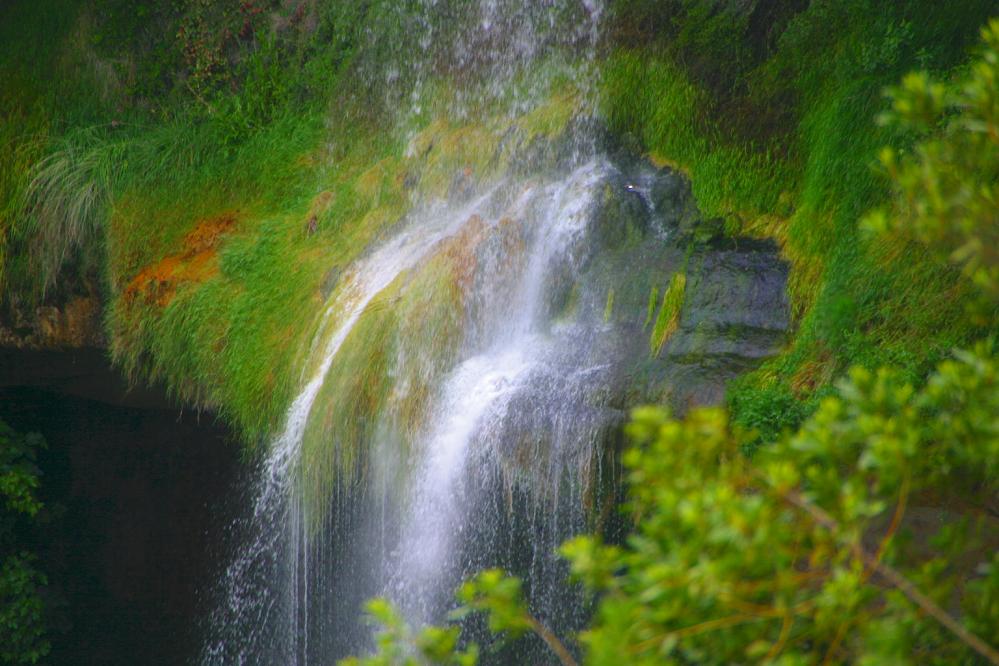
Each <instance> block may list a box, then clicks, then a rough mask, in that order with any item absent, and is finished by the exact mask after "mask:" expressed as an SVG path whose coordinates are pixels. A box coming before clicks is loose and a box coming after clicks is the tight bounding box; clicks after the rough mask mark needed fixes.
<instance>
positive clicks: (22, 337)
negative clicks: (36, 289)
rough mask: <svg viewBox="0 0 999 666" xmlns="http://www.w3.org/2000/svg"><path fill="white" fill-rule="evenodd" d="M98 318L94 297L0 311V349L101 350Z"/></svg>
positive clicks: (101, 336) (98, 307)
mask: <svg viewBox="0 0 999 666" xmlns="http://www.w3.org/2000/svg"><path fill="white" fill-rule="evenodd" d="M101 317H102V308H101V302H100V299H99V298H98V297H97V296H96V295H84V296H73V297H70V298H69V299H68V300H64V301H62V302H57V303H48V304H45V305H39V306H37V307H34V308H19V307H17V306H11V307H7V308H5V309H3V310H0V347H14V348H17V349H65V348H80V347H104V346H105V344H106V341H105V339H104V331H103V328H102V326H101Z"/></svg>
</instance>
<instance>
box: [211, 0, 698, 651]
mask: <svg viewBox="0 0 999 666" xmlns="http://www.w3.org/2000/svg"><path fill="white" fill-rule="evenodd" d="M416 7H417V9H416V10H415V12H414V11H413V10H412V8H411V6H409V5H405V6H403V5H400V6H399V7H398V8H397V9H396V10H394V11H397V12H398V13H399V16H397V17H395V19H394V20H398V21H400V22H401V23H402V24H404V25H406V26H412V30H411V32H413V33H414V34H413V35H410V36H409V37H410V38H411V42H410V47H409V48H413V49H416V50H418V51H419V52H420V53H419V54H414V53H409V52H406V53H399V54H397V58H396V59H395V60H392V59H391V58H390V59H389V64H388V65H387V66H385V67H384V68H383V69H382V70H381V71H379V72H368V73H367V75H368V76H371V77H377V76H382V77H384V83H385V84H386V85H385V87H386V89H387V90H388V91H390V94H392V95H394V96H395V98H396V99H398V98H400V97H403V98H405V99H408V100H409V101H410V102H411V106H412V108H411V109H409V110H407V111H405V112H404V113H402V117H401V118H400V123H399V128H398V129H397V131H400V132H408V131H410V129H411V128H412V127H413V126H414V124H417V125H418V123H419V122H420V121H419V118H422V117H423V116H424V115H425V114H426V112H427V111H426V109H425V108H424V104H425V103H426V101H427V99H428V95H429V93H428V92H427V91H428V90H429V89H430V88H432V86H431V83H432V81H433V80H434V77H439V76H441V73H440V71H441V70H442V69H443V70H445V72H447V71H455V72H460V73H461V74H462V76H466V75H469V73H471V74H474V77H473V78H475V79H476V80H477V81H478V82H479V84H477V85H471V84H469V85H468V86H467V87H466V86H464V85H456V86H455V94H454V95H452V96H451V97H450V98H449V100H450V101H449V102H448V106H447V109H446V116H447V117H448V118H449V119H450V121H452V122H471V121H470V118H471V117H472V116H473V115H474V114H475V113H479V112H481V110H482V109H483V108H490V109H493V115H494V116H495V117H497V118H499V119H500V120H498V121H495V118H494V121H495V122H493V123H492V125H491V127H495V128H496V129H495V130H492V131H495V132H497V133H499V134H501V136H500V137H499V140H498V145H499V146H500V149H505V148H503V146H505V145H506V144H507V143H509V141H510V139H509V137H510V136H511V128H512V127H513V125H514V124H516V123H517V122H518V120H517V119H519V118H523V117H525V115H529V114H531V113H532V112H534V110H535V109H537V108H539V106H540V105H541V104H542V103H543V101H544V96H545V95H548V94H550V87H551V86H550V80H556V79H558V77H563V78H565V77H568V78H569V79H572V80H573V85H574V87H575V89H576V90H578V91H580V93H579V95H580V97H582V98H583V103H582V104H581V105H580V107H579V109H578V110H577V111H576V113H575V115H576V119H575V120H573V121H570V122H568V123H566V128H565V129H564V130H563V131H562V132H561V136H559V137H555V138H552V137H549V138H547V139H544V140H541V141H539V140H537V139H531V140H529V141H525V142H524V145H521V146H520V147H519V148H517V149H515V150H513V157H512V158H510V159H509V160H508V166H506V167H505V168H503V169H500V170H499V171H498V173H496V174H495V175H493V176H492V177H490V178H486V179H483V180H482V181H481V182H475V183H472V184H470V185H467V186H466V185H463V186H461V187H457V188H455V187H452V188H451V190H450V191H449V194H448V195H447V196H444V197H440V196H421V195H420V193H419V189H417V191H416V192H414V194H413V201H412V208H411V210H410V212H409V213H408V214H407V215H406V216H405V217H404V219H402V220H401V221H399V223H398V224H396V225H395V226H394V227H393V229H394V230H393V231H392V232H391V233H390V234H388V236H387V237H386V238H384V239H382V240H381V241H380V242H377V243H376V244H375V245H374V246H373V247H372V248H370V249H369V250H368V251H367V252H366V253H364V254H363V256H361V257H359V258H357V259H356V260H355V261H354V262H353V264H352V265H351V266H350V267H349V268H348V269H346V270H344V271H343V272H342V273H341V275H340V276H339V279H338V281H337V283H336V286H335V288H334V289H333V291H332V293H331V294H330V296H329V298H328V300H327V303H326V304H325V306H324V308H323V310H322V312H321V313H320V314H319V315H318V318H317V321H318V323H317V324H316V332H315V335H314V337H313V342H312V345H311V348H310V350H309V352H308V359H307V361H306V363H305V365H304V369H303V375H302V386H301V389H300V391H299V393H298V395H297V397H296V398H295V400H294V401H293V403H292V404H291V406H290V407H289V409H288V412H287V415H286V420H285V424H284V428H283V431H282V432H281V433H280V434H279V435H278V436H277V437H276V438H275V439H274V441H273V442H272V443H271V447H270V450H269V455H268V456H267V457H266V459H265V460H263V461H262V462H261V464H260V467H259V472H258V476H257V479H256V482H255V483H254V484H253V487H252V488H251V489H250V490H249V495H251V497H252V500H251V503H252V506H253V510H252V512H250V513H249V515H247V517H246V519H245V520H243V521H241V522H240V523H238V524H237V525H234V527H233V531H234V536H233V539H234V541H235V542H236V543H238V546H237V547H236V554H235V556H234V558H233V560H232V562H231V564H230V565H229V567H228V569H227V570H226V572H225V575H224V576H223V577H222V579H221V581H220V583H219V586H218V589H217V590H216V591H215V595H214V598H215V600H216V603H217V608H216V610H215V612H214V614H213V616H212V618H211V622H210V624H211V627H210V628H209V629H208V630H207V632H206V633H207V635H208V640H207V644H206V648H205V651H204V654H203V661H204V662H205V663H208V664H235V663H238V664H257V663H266V664H270V663H273V664H303V665H304V664H314V663H323V664H328V663H333V662H334V661H335V660H336V659H337V658H339V657H342V656H346V655H347V654H351V653H358V652H363V651H365V650H367V649H369V648H370V645H371V642H370V641H371V633H370V629H369V628H367V627H365V626H364V625H363V624H362V623H361V622H360V620H359V615H360V614H361V607H362V603H363V601H364V600H366V599H367V598H369V597H372V596H379V595H380V596H386V597H388V598H389V599H390V600H391V601H393V602H394V603H395V604H396V605H397V606H398V607H399V608H400V609H401V611H402V612H403V614H404V616H405V617H406V619H407V620H408V621H409V622H410V623H411V624H413V625H416V626H419V625H421V624H423V623H428V622H441V621H442V620H443V619H444V618H445V616H446V614H447V612H448V610H449V609H450V608H452V607H453V603H454V597H453V594H454V590H455V588H456V586H457V585H459V584H460V583H461V582H462V580H463V579H464V578H465V577H467V576H469V575H472V574H474V573H475V572H476V571H478V570H480V569H481V568H485V567H488V566H502V567H504V568H506V569H509V570H511V571H512V572H513V573H515V574H517V575H520V576H522V577H523V578H524V579H525V582H526V584H527V587H528V588H529V590H530V596H531V604H532V610H533V611H534V612H535V613H536V614H537V615H538V616H539V617H541V618H542V619H543V621H545V622H546V623H547V624H549V625H550V626H552V627H553V628H554V629H555V630H557V631H559V632H561V633H563V634H565V633H568V632H572V631H575V630H578V629H580V628H581V627H582V626H583V624H584V623H585V621H586V618H587V613H588V610H587V606H586V600H585V599H584V598H583V597H582V595H581V593H580V592H579V591H578V590H576V589H574V588H573V587H572V586H571V585H569V584H568V582H567V580H566V570H565V565H564V563H562V562H561V561H560V560H559V559H558V557H557V555H556V549H557V547H558V545H559V544H560V543H561V542H562V541H563V540H565V539H566V538H568V537H570V536H572V535H574V534H577V533H579V532H581V531H584V530H586V529H588V527H592V526H593V525H599V524H601V523H603V522H605V520H606V516H607V515H608V512H607V508H608V507H610V506H612V504H613V493H614V490H613V489H612V488H609V487H608V484H607V483H606V479H607V477H608V474H609V466H610V461H611V459H612V457H613V447H612V446H610V443H611V442H612V440H613V437H614V434H615V433H617V432H619V430H620V424H621V422H622V421H623V418H624V408H625V407H626V404H625V403H626V398H625V397H624V396H625V394H626V393H627V394H629V395H630V397H629V398H628V399H634V398H635V397H636V394H635V391H633V390H632V389H630V388H628V387H629V386H633V385H634V378H635V377H636V376H637V377H642V376H644V375H643V374H642V373H646V372H647V370H645V369H643V368H644V367H645V366H643V365H642V364H646V365H647V364H648V347H647V343H646V342H645V338H646V335H647V334H646V333H645V332H644V331H643V326H644V324H643V323H642V320H643V319H645V318H646V315H645V304H644V303H645V300H647V296H646V294H648V293H649V289H650V287H651V285H653V284H655V283H656V281H657V280H658V281H659V282H660V283H661V282H662V281H663V280H664V279H666V278H668V275H669V274H670V273H671V272H672V271H673V270H675V269H676V267H677V266H678V264H679V261H680V257H681V256H683V252H682V251H681V250H680V249H678V248H673V250H671V252H672V254H670V253H668V252H667V253H666V254H664V247H665V246H664V245H663V242H664V241H663V239H664V238H665V237H666V235H668V234H665V232H664V231H663V230H662V229H657V228H656V225H655V224H653V223H651V222H649V221H648V219H646V218H649V217H650V216H653V213H654V211H655V209H656V205H654V204H653V201H652V200H653V198H654V197H653V196H652V194H650V192H651V191H652V190H651V188H654V187H655V185H654V181H655V177H653V176H650V175H649V174H639V176H640V178H638V180H635V182H639V181H641V183H643V185H642V188H639V189H641V190H642V191H641V192H639V191H638V190H637V189H636V188H635V187H633V186H632V185H630V184H628V182H626V181H627V179H628V178H629V177H628V176H626V175H624V174H623V172H622V169H621V167H620V166H618V165H615V164H614V163H613V160H611V159H609V158H608V156H607V155H604V154H602V152H601V151H600V150H598V149H597V145H598V143H599V142H598V141H596V140H595V139H596V137H595V135H594V134H593V132H592V130H591V129H590V128H591V127H592V123H590V122H587V120H588V118H589V117H592V114H593V112H592V108H593V106H594V105H593V103H592V99H591V97H592V92H593V86H592V78H593V76H594V72H593V58H594V53H595V48H596V42H597V38H598V34H599V22H600V17H601V6H600V5H599V4H598V3H597V2H595V0H546V1H544V2H534V1H531V0H507V1H505V2H504V1H502V0H477V1H475V2H466V3H455V2H446V1H445V0H422V2H420V3H417V4H416ZM407 12H408V13H407ZM552 62H555V63H556V65H551V63H552ZM442 63H443V64H442ZM383 64H384V63H383ZM532 68H533V69H535V70H541V71H548V70H552V71H554V72H556V73H555V74H551V73H549V75H546V76H541V77H540V78H538V77H536V76H535V77H532V76H530V75H528V74H530V71H529V70H531V69H532ZM524 81H528V82H532V83H529V84H524ZM407 86H408V87H407ZM397 88H398V89H397ZM407 90H408V92H406V91H407ZM421 114H422V115H421ZM577 120H578V121H580V122H576V121H577ZM412 152H414V153H418V152H419V151H417V150H416V149H415V148H414V149H413V151H412ZM459 176H461V174H459ZM458 181H461V178H458V180H456V182H458ZM646 181H647V182H646ZM674 189H676V188H674ZM646 190H648V191H646ZM639 195H641V196H639ZM614 207H617V208H616V209H615V210H617V209H620V210H617V212H610V209H611V208H614ZM621 211H625V212H626V213H627V214H628V215H631V216H632V217H633V218H634V219H633V220H631V221H630V222H629V221H627V220H624V221H622V220H618V219H617V218H618V217H621V215H622V213H621ZM656 214H659V213H656ZM659 215H660V217H661V214H659ZM615 216H616V217H615ZM609 217H614V219H613V220H611V222H608V218H609ZM660 223H662V221H661V220H660ZM662 224H664V223H662ZM628 225H631V226H628ZM623 229H633V230H634V233H631V232H628V233H629V234H630V236H629V238H630V239H631V240H628V241H627V242H624V243H623V244H622V243H621V241H620V239H618V236H619V235H620V230H623ZM639 264H644V268H643V269H642V270H641V271H640V276H641V277H639V276H638V275H636V276H630V275H629V270H630V269H631V268H637V266H638V265H639ZM428 290H432V292H431V293H429V294H427V293H424V292H425V291H428ZM615 293H618V294H619V296H618V297H617V298H618V302H619V303H620V304H621V305H620V306H619V307H620V311H621V313H622V314H620V315H615V310H614V307H615V306H614V302H615V301H614V299H615ZM636 303H639V304H638V305H636ZM369 357H370V359H372V360H370V367H367V366H364V367H358V366H357V363H358V362H357V361H356V360H354V359H357V358H360V359H362V362H363V361H365V359H369ZM657 367H658V366H657ZM355 374H359V375H363V377H361V379H362V380H363V381H358V382H354V383H351V382H350V381H349V380H351V379H352V378H353V375H355ZM345 387H346V388H345ZM358 387H360V388H358ZM362 389H363V390H362ZM473 630H474V628H473ZM495 659H497V660H498V661H500V662H504V663H506V662H511V661H512V662H514V663H545V661H546V660H549V659H550V655H547V654H546V653H545V652H544V649H543V646H540V644H538V645H532V644H530V643H529V642H528V643H527V644H525V645H523V646H521V647H518V648H514V651H513V652H507V653H501V654H500V655H498V656H495Z"/></svg>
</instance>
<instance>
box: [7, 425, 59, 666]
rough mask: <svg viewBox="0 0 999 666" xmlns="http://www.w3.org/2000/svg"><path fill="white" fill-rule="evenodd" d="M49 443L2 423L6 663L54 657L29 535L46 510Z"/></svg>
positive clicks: (40, 576)
mask: <svg viewBox="0 0 999 666" xmlns="http://www.w3.org/2000/svg"><path fill="white" fill-rule="evenodd" d="M44 445H45V442H44V441H43V440H42V439H41V437H39V436H38V435H21V434H18V433H16V432H14V431H13V430H11V429H10V427H8V426H7V424H6V423H4V422H3V421H0V501H2V506H0V635H2V636H3V637H4V639H3V641H2V644H0V663H3V664H37V663H38V662H40V661H41V660H42V659H44V657H45V656H46V655H47V654H48V653H49V649H50V645H49V642H48V640H47V639H46V623H45V604H44V602H43V594H42V592H41V590H42V587H43V586H44V585H45V584H46V578H45V575H44V574H42V573H41V572H40V571H38V569H36V568H35V557H34V555H33V554H32V553H31V550H30V549H29V548H27V547H26V545H25V541H26V540H25V539H24V532H25V530H26V529H27V528H28V526H29V525H30V523H31V522H32V521H34V520H35V519H36V518H37V516H38V514H39V512H40V511H41V510H42V503H41V502H40V501H39V500H38V495H37V490H38V484H39V470H38V467H37V466H36V465H35V455H36V451H37V450H38V449H39V448H41V447H43V446H44Z"/></svg>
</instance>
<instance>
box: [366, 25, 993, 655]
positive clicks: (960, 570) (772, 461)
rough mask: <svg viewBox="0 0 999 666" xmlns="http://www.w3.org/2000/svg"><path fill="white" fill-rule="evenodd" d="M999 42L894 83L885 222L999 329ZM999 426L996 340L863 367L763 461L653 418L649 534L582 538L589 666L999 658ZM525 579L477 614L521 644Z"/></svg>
mask: <svg viewBox="0 0 999 666" xmlns="http://www.w3.org/2000/svg"><path fill="white" fill-rule="evenodd" d="M982 35H983V39H984V47H983V52H982V54H981V56H980V58H979V59H978V60H976V62H975V63H974V64H973V66H972V67H971V68H970V69H969V70H968V71H967V72H966V73H965V75H964V76H963V77H962V78H961V79H959V80H957V81H954V82H950V83H938V82H934V81H933V80H932V79H931V78H930V77H929V76H927V75H925V74H916V75H911V76H908V77H907V78H906V79H905V80H904V81H903V84H902V86H901V87H900V88H898V89H896V90H894V91H893V92H892V100H893V104H892V110H891V112H889V113H887V114H885V115H884V116H883V118H882V122H884V123H886V124H895V125H901V126H903V127H905V128H908V129H911V130H912V131H914V132H916V133H917V137H918V139H917V142H916V144H915V145H914V147H913V149H912V150H911V151H909V152H907V153H906V154H904V155H902V156H898V155H896V153H895V151H893V150H890V149H889V150H887V151H885V153H884V154H883V156H882V162H883V163H884V165H885V167H886V171H887V173H888V174H889V176H890V177H891V178H892V183H893V190H894V196H893V198H892V200H891V202H890V206H889V207H888V208H886V209H885V210H883V211H881V212H878V213H875V214H872V215H871V216H869V217H868V218H867V225H866V226H867V227H868V228H869V229H870V230H872V232H873V233H876V234H877V235H879V236H882V237H883V236H884V235H885V234H906V235H909V236H911V237H912V238H913V240H914V241H918V242H922V243H925V244H926V246H927V250H928V251H929V253H930V254H932V255H935V256H943V257H947V258H949V259H950V260H951V261H952V262H954V263H955V264H956V265H957V266H958V267H959V268H960V269H961V272H962V274H963V276H964V277H963V279H964V280H967V281H968V282H970V283H973V284H974V285H975V289H974V290H973V293H974V294H975V297H974V298H972V299H970V300H969V301H968V302H967V304H968V305H969V307H971V309H970V310H969V312H968V314H967V315H966V316H968V317H969V318H972V319H975V320H983V319H984V323H985V326H986V327H987V328H991V329H993V330H994V326H995V324H996V316H997V306H999V298H997V296H999V291H997V288H999V273H997V272H996V271H997V268H999V265H997V261H999V258H997V257H996V255H995V253H994V252H992V250H991V249H992V248H993V247H994V245H993V244H992V241H994V234H995V221H996V216H997V213H999V201H997V199H996V193H997V192H996V187H997V185H996V184H997V183H999V178H997V176H999V173H997V162H996V156H997V154H999V105H997V104H996V91H997V86H996V80H997V77H999V20H996V21H993V22H991V23H990V24H989V25H988V26H987V27H986V28H985V29H984V30H983V32H982ZM997 419H999V349H997V348H996V340H995V339H994V337H991V338H986V339H985V340H983V341H981V342H979V343H978V344H976V345H975V346H974V348H973V349H972V350H971V351H958V352H954V353H953V355H952V358H950V359H948V360H946V361H944V362H942V363H940V364H939V365H938V366H937V367H936V369H935V370H934V371H933V372H932V373H931V374H930V375H929V377H928V378H927V379H926V380H925V381H920V382H918V383H915V384H914V383H913V382H910V381H909V380H908V379H907V377H906V375H905V373H902V372H899V371H898V370H893V369H888V368H885V369H881V370H879V371H877V372H871V371H869V370H866V369H864V368H863V367H862V366H857V367H855V368H854V369H852V370H851V372H850V374H849V378H848V379H846V380H843V381H841V382H839V383H838V385H837V392H836V394H835V395H831V396H828V397H826V398H825V399H823V400H822V402H821V404H820V405H819V407H818V409H817V411H816V412H815V413H814V414H813V415H812V416H811V417H809V418H807V419H806V420H805V422H804V423H803V424H802V426H801V427H800V428H798V429H797V431H796V432H795V433H793V434H785V435H782V436H778V437H777V438H776V439H775V440H773V441H770V439H769V438H768V441H767V443H766V445H765V446H763V447H762V448H761V449H759V450H757V451H756V452H755V453H754V454H747V447H746V446H745V445H746V444H747V442H748V441H749V440H750V438H752V439H753V440H757V439H758V438H759V433H755V434H751V433H747V432H746V431H745V430H744V429H743V428H740V427H738V426H736V425H733V424H732V423H730V422H729V420H728V418H727V416H726V414H725V412H724V411H723V410H721V409H718V408H701V409H696V410H693V411H692V412H691V413H690V414H688V415H687V417H686V418H685V419H684V420H682V421H676V420H672V419H670V418H668V416H667V415H666V414H665V413H664V412H663V410H661V409H660V408H655V407H649V408H642V409H639V410H636V412H635V413H634V417H633V420H632V422H631V424H630V425H629V426H628V430H629V434H630V435H631V437H632V440H633V446H632V448H631V449H630V450H629V451H628V453H627V455H626V459H625V464H626V466H627V467H628V469H629V470H630V473H629V488H630V489H629V503H628V505H627V509H628V510H629V511H630V512H631V513H632V514H633V515H634V516H635V517H636V519H637V527H636V530H635V533H634V534H632V535H631V536H630V537H629V538H628V539H627V541H626V542H625V543H624V544H622V545H605V544H602V543H601V542H600V540H599V538H598V537H594V536H582V537H578V538H576V539H574V540H572V541H570V542H568V543H566V544H565V545H564V546H563V548H562V554H563V556H565V557H566V558H567V559H568V560H569V562H570V563H571V566H572V571H573V573H574V575H575V576H577V577H578V578H579V579H580V580H582V581H583V582H584V583H585V584H586V586H587V587H588V588H589V589H590V590H592V591H593V592H594V593H595V594H597V595H599V603H598V609H597V612H596V615H595V617H594V620H593V624H592V626H591V627H590V628H589V629H588V630H587V631H585V632H583V634H582V635H581V636H580V642H581V645H582V648H583V652H584V654H585V657H586V661H587V663H593V664H616V663H620V662H621V660H622V659H625V660H626V661H627V663H634V664H691V663H696V664H730V663H748V662H757V663H782V664H809V663H823V664H825V663H863V664H905V663H919V664H958V663H960V664H972V663H999V646H997V645H996V644H995V642H994V641H995V637H996V636H997V635H999V555H997V552H999V551H997V549H996V547H997V545H999V544H997V542H996V534H997V532H996V529H995V528H996V524H997V521H999V512H997V508H996V505H995V503H996V499H997V497H999V420H997ZM770 432H771V433H772V430H771V431H770ZM920 514H922V516H924V517H925V516H927V515H929V516H937V517H938V520H934V521H925V520H923V521H920V520H918V519H914V518H915V517H916V516H918V515H920ZM483 581H486V583H485V584H483ZM519 590H520V588H519V586H518V584H517V582H516V581H515V579H509V578H505V577H503V575H502V574H500V573H498V572H486V573H485V574H482V575H481V576H480V577H478V578H476V579H474V580H473V581H471V582H470V583H469V584H468V585H466V586H465V587H464V588H463V589H462V591H461V592H460V594H459V599H460V600H461V601H462V602H463V605H462V607H461V612H462V613H464V612H469V611H485V612H487V613H489V617H490V627H491V628H492V629H493V630H494V631H497V632H499V631H505V632H509V633H510V634H511V635H512V636H513V637H515V636H516V635H517V634H518V633H522V632H524V631H527V630H534V631H537V632H539V633H540V634H541V635H542V636H544V635H545V633H546V630H545V629H544V627H541V626H540V625H538V624H537V622H536V620H533V618H531V616H530V614H529V611H528V606H527V604H526V603H525V602H524V600H523V598H522V596H521V595H520V593H519ZM372 608H375V609H378V610H379V613H378V615H377V616H376V617H377V619H380V621H382V622H384V621H385V620H386V619H387V618H391V617H392V616H391V614H390V612H389V611H387V610H386V609H385V608H384V606H373V607H372ZM387 626H388V629H387V630H385V631H383V633H382V635H381V636H382V643H381V650H382V651H381V652H380V655H385V654H387V652H386V650H391V651H394V652H393V654H395V655H397V657H396V661H394V662H392V663H402V662H403V661H404V659H405V658H408V659H410V662H409V663H414V664H420V663H450V662H447V661H446V660H447V659H449V658H450V656H449V655H450V654H451V651H450V647H449V646H453V645H456V644H457V634H456V633H454V632H455V631H456V630H455V629H453V628H452V629H449V630H448V629H427V630H425V632H424V633H423V634H422V635H421V637H420V641H419V642H418V643H417V648H412V647H407V643H406V642H405V641H406V640H407V638H408V637H407V635H406V634H405V632H400V630H399V627H398V625H397V624H396V625H393V624H391V623H389V624H388V625H387ZM549 644H550V645H553V649H555V650H556V653H557V654H559V658H560V660H561V661H563V662H564V663H572V658H571V656H570V657H565V656H563V655H562V654H561V653H560V652H559V648H561V644H556V643H549ZM428 645H429V646H432V647H430V648H429V649H428ZM561 649H562V650H564V648H561ZM438 650H441V651H440V652H438ZM476 650H477V648H476V647H475V646H474V645H473V646H471V647H469V648H467V649H466V652H464V653H462V656H461V658H462V659H463V661H462V662H461V663H471V662H473V661H474V655H475V654H476ZM441 655H444V656H443V657H442V656H441ZM379 658H381V656H376V657H373V658H372V660H371V661H368V662H360V663H383V662H379V661H378V659H379Z"/></svg>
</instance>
